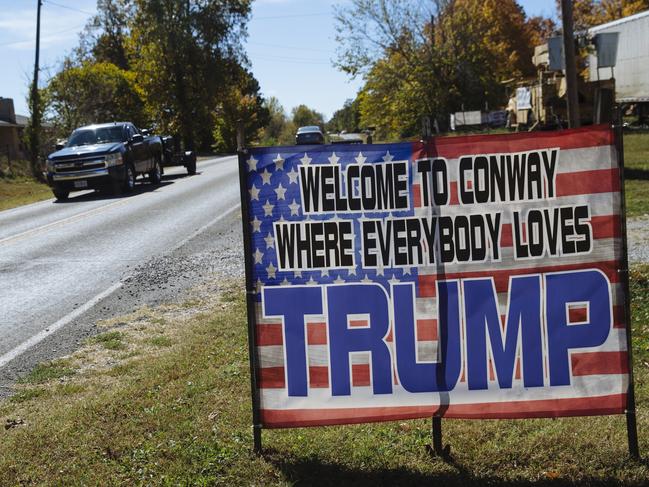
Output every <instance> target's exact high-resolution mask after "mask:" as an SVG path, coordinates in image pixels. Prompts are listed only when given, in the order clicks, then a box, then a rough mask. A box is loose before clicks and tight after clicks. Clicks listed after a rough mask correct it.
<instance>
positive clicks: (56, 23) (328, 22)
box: [0, 0, 554, 117]
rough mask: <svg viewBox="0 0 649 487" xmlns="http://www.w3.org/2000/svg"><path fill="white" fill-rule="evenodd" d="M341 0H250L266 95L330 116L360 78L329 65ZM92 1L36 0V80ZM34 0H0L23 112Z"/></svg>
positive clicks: (539, 0)
mask: <svg viewBox="0 0 649 487" xmlns="http://www.w3.org/2000/svg"><path fill="white" fill-rule="evenodd" d="M346 1H347V0H255V1H254V3H253V10H252V19H251V21H250V23H249V25H248V32H249V37H248V40H247V42H246V49H247V52H248V55H249V58H250V61H251V63H252V70H253V72H254V74H255V76H256V77H257V79H258V80H259V83H260V85H261V89H262V92H263V93H264V95H266V96H276V97H277V98H279V100H280V102H281V103H282V105H283V106H284V108H285V109H286V110H287V111H289V110H290V109H291V108H292V107H294V106H296V105H298V104H300V103H304V104H306V105H308V106H310V107H312V108H315V109H316V110H318V111H320V112H322V113H324V114H325V116H326V117H330V116H331V115H332V114H333V112H334V111H335V110H337V109H338V108H340V107H341V106H342V105H343V103H344V102H345V100H346V99H347V98H353V97H354V95H355V94H356V92H357V90H358V88H359V87H360V86H361V81H360V80H350V79H349V77H348V76H347V75H345V74H344V73H341V72H339V71H337V70H336V69H335V68H333V67H332V64H331V61H332V60H333V59H334V56H335V51H336V44H335V41H334V33H335V32H334V23H333V15H332V11H333V5H336V4H341V3H346ZM519 2H520V3H521V4H522V5H523V7H524V8H525V10H526V12H527V13H528V15H537V14H545V15H552V14H553V13H554V0H522V1H521V0H519ZM95 6H96V0H53V1H49V0H43V7H42V14H41V16H42V19H41V25H42V27H41V68H42V72H41V79H43V80H47V78H48V77H49V76H51V75H53V74H55V73H56V71H57V69H58V67H59V66H60V62H61V60H62V59H63V56H64V55H65V53H67V52H69V51H70V50H71V49H73V48H74V47H75V45H76V44H77V41H78V33H79V32H80V31H81V30H82V29H83V27H84V25H85V23H86V21H87V19H88V18H89V17H90V16H91V15H92V13H93V12H94V11H95ZM35 24H36V0H0V96H2V97H5V98H13V99H14V104H15V107H16V112H17V113H20V114H27V113H28V110H27V104H26V96H27V91H28V83H29V79H30V78H31V72H32V70H33V63H34V40H33V37H34V30H35Z"/></svg>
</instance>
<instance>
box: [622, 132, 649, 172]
mask: <svg viewBox="0 0 649 487" xmlns="http://www.w3.org/2000/svg"><path fill="white" fill-rule="evenodd" d="M624 165H625V166H626V167H627V168H630V169H638V170H643V171H647V172H649V133H646V132H644V133H634V132H630V133H629V132H625V133H624Z"/></svg>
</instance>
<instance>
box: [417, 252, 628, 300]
mask: <svg viewBox="0 0 649 487" xmlns="http://www.w3.org/2000/svg"><path fill="white" fill-rule="evenodd" d="M583 269H599V270H601V271H602V272H604V274H606V276H607V277H608V279H609V281H610V282H611V283H616V282H618V280H619V279H618V273H617V266H616V262H615V261H605V262H586V263H581V264H564V265H553V266H545V267H543V266H539V267H527V268H524V269H508V270H503V271H475V272H452V273H451V272H449V273H448V274H443V275H442V274H429V275H419V297H420V298H434V297H435V293H436V292H437V290H436V288H435V283H436V281H437V279H443V280H447V281H448V280H452V279H470V278H480V277H493V278H494V282H495V284H496V291H497V292H499V293H503V292H507V288H508V286H509V278H510V276H521V275H526V274H539V273H541V274H542V273H550V272H560V271H569V270H574V271H577V270H583Z"/></svg>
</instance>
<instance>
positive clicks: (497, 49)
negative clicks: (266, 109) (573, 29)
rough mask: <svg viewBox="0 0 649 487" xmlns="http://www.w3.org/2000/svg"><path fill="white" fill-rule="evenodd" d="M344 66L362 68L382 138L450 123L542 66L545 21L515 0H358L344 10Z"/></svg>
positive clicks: (367, 113) (367, 120) (352, 70)
mask: <svg viewBox="0 0 649 487" xmlns="http://www.w3.org/2000/svg"><path fill="white" fill-rule="evenodd" d="M336 19H337V37H336V38H337V40H338V43H339V49H338V59H337V63H336V64H337V66H338V67H339V68H340V69H342V70H343V71H345V72H347V73H349V74H350V75H352V76H362V77H363V78H364V80H365V85H364V87H363V89H362V90H361V94H360V95H359V109H360V113H361V124H362V125H374V126H376V128H377V133H376V135H377V138H379V139H382V138H384V139H397V138H404V137H412V136H415V135H417V134H418V133H419V131H420V126H421V119H422V118H423V117H433V118H435V119H437V121H438V123H439V124H440V125H442V126H444V124H445V123H446V122H447V121H448V115H449V114H450V113H452V112H453V111H457V110H459V109H460V108H461V107H462V106H464V107H465V108H466V109H482V108H484V107H485V105H488V106H489V107H495V106H498V105H500V104H502V103H504V101H505V92H504V90H503V89H502V87H501V84H500V82H501V81H502V80H504V79H506V78H511V77H518V76H527V75H530V74H533V73H534V66H533V65H532V62H531V57H532V53H533V48H534V40H535V39H536V38H538V37H539V36H540V35H541V34H540V33H539V32H538V31H539V30H540V29H541V28H542V27H545V24H544V23H543V22H539V21H538V20H535V21H529V20H528V19H527V18H526V16H525V13H524V11H523V9H522V7H521V6H520V5H519V4H518V3H517V2H516V1H515V0H484V1H482V0H446V1H443V0H438V1H437V2H419V1H417V0H351V1H350V2H349V4H347V5H346V6H343V7H339V8H338V9H337V13H336Z"/></svg>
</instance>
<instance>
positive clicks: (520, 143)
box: [413, 125, 614, 159]
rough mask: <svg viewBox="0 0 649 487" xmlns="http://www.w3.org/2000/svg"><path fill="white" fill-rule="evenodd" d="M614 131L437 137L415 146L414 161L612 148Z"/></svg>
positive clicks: (598, 128) (599, 127)
mask: <svg viewBox="0 0 649 487" xmlns="http://www.w3.org/2000/svg"><path fill="white" fill-rule="evenodd" d="M613 143H614V138H613V131H612V129H611V127H609V126H608V125H596V126H590V127H582V128H578V129H570V130H562V131H561V132H534V133H533V134H529V133H517V134H507V135H465V136H460V137H436V138H434V139H432V140H431V141H430V142H428V143H427V144H425V145H424V144H421V143H415V144H413V152H414V154H413V157H414V158H416V159H421V158H424V157H446V158H447V159H456V158H458V157H461V156H465V155H473V154H503V153H508V152H527V151H532V150H538V149H550V148H554V147H559V148H561V149H562V150H566V149H581V148H587V147H597V146H603V145H613Z"/></svg>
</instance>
